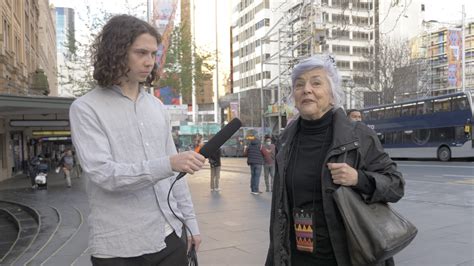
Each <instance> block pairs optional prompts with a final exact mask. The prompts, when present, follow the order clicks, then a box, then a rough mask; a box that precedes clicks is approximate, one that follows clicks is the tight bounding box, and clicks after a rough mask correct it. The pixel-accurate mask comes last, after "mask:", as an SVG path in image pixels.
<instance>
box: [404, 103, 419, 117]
mask: <svg viewBox="0 0 474 266" xmlns="http://www.w3.org/2000/svg"><path fill="white" fill-rule="evenodd" d="M415 113H416V105H415V104H414V103H410V104H406V105H403V106H402V116H414V115H415Z"/></svg>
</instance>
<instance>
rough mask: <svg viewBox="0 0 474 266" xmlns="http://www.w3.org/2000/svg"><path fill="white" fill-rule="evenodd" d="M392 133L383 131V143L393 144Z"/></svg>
mask: <svg viewBox="0 0 474 266" xmlns="http://www.w3.org/2000/svg"><path fill="white" fill-rule="evenodd" d="M392 135H393V133H392V132H386V133H385V144H393V136H392Z"/></svg>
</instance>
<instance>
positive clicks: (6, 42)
mask: <svg viewBox="0 0 474 266" xmlns="http://www.w3.org/2000/svg"><path fill="white" fill-rule="evenodd" d="M10 35H11V28H10V24H9V23H8V21H7V19H5V18H4V19H3V48H5V50H6V51H9V50H10V49H11V44H10Z"/></svg>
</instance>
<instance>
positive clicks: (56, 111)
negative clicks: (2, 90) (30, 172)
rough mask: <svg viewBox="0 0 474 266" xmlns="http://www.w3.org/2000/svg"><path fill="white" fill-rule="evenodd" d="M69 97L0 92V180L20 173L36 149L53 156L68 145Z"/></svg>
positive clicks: (70, 101) (69, 142)
mask: <svg viewBox="0 0 474 266" xmlns="http://www.w3.org/2000/svg"><path fill="white" fill-rule="evenodd" d="M73 101H74V99H73V98H62V97H46V96H37V97H27V96H11V95H0V181H1V180H5V179H7V178H10V177H12V176H15V175H17V174H21V173H22V172H23V171H24V169H25V167H26V164H27V162H28V160H29V159H30V158H31V157H32V156H34V155H37V154H39V153H43V154H46V153H47V154H48V156H51V157H52V156H54V154H55V153H56V152H57V151H59V150H61V149H62V150H64V148H65V147H68V146H70V145H71V140H70V131H69V130H70V129H69V115H68V114H69V106H70V105H71V103H72V102H73Z"/></svg>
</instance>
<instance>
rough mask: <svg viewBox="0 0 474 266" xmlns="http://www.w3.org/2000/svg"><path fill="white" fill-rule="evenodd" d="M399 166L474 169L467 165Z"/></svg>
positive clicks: (399, 164)
mask: <svg viewBox="0 0 474 266" xmlns="http://www.w3.org/2000/svg"><path fill="white" fill-rule="evenodd" d="M397 165H398V166H414V167H438V168H469V169H474V165H473V166H467V165H431V164H401V163H398V164H397Z"/></svg>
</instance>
